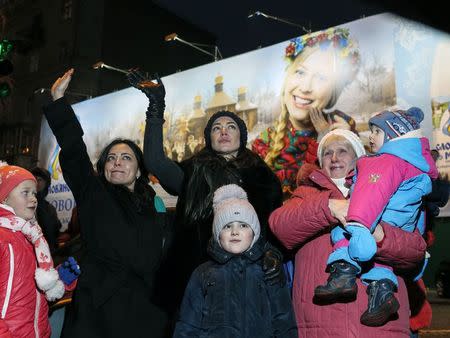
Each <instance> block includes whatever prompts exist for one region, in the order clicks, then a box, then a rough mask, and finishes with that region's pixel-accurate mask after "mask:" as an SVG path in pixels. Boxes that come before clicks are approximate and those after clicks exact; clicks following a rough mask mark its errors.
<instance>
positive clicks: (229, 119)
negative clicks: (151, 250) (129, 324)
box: [128, 71, 283, 312]
mask: <svg viewBox="0 0 450 338" xmlns="http://www.w3.org/2000/svg"><path fill="white" fill-rule="evenodd" d="M128 78H129V81H130V83H131V85H133V86H134V87H136V88H137V89H139V90H141V91H142V92H144V93H145V95H146V96H147V97H148V98H149V107H148V110H147V113H146V115H147V120H146V122H147V123H146V129H145V136H144V160H145V164H146V166H147V169H148V170H149V171H150V172H151V173H152V174H154V175H155V176H156V177H157V178H158V180H159V182H160V183H161V185H162V186H163V187H164V189H166V190H167V191H168V192H169V193H170V194H172V195H176V196H178V202H177V207H176V220H175V224H176V225H175V229H174V234H173V235H174V236H173V242H172V245H171V248H172V249H171V250H169V257H168V263H166V264H164V268H166V270H168V271H165V272H166V274H163V276H162V277H161V281H162V283H164V289H168V290H170V292H169V293H170V295H164V296H163V298H164V299H163V300H162V302H163V303H164V304H166V305H169V311H171V312H172V311H174V310H175V309H176V307H178V306H179V304H180V302H181V298H182V296H183V292H184V289H185V287H186V284H187V281H188V279H189V277H190V274H191V273H192V271H193V270H194V268H195V267H197V266H198V265H199V264H201V263H204V262H205V261H207V259H208V256H207V253H206V249H207V245H208V240H209V239H210V238H211V234H212V220H213V210H212V198H213V194H214V191H215V190H216V189H217V188H219V187H221V186H223V185H226V184H233V183H234V184H237V185H239V186H241V187H242V188H243V189H244V190H245V191H246V192H247V195H248V199H249V201H250V203H251V204H252V205H253V206H254V208H255V210H256V213H257V214H258V218H259V219H260V221H261V232H262V237H263V238H265V239H267V238H268V237H270V238H269V239H272V238H271V236H270V234H269V232H270V230H268V229H269V228H268V223H267V220H268V217H269V215H270V213H271V211H273V210H274V209H276V208H277V207H279V206H281V204H282V192H281V185H280V182H279V180H278V178H277V177H276V176H275V174H274V173H273V172H272V171H271V170H270V168H269V167H268V166H267V165H266V164H265V162H264V161H263V160H262V159H261V158H260V157H259V156H258V155H256V154H255V153H253V152H252V151H250V150H249V149H247V148H246V145H247V127H246V125H245V123H244V121H243V120H242V119H241V118H239V117H238V116H237V115H236V114H234V113H232V112H230V111H219V112H216V113H215V114H214V115H213V116H211V118H210V119H209V121H208V123H207V125H206V128H205V130H204V136H205V144H206V146H205V148H204V149H202V150H201V151H200V152H198V153H197V154H195V155H194V156H192V157H191V158H189V159H187V160H184V161H182V162H181V163H177V162H174V161H172V160H170V159H169V158H167V157H166V155H165V154H164V150H163V134H162V126H163V123H164V119H163V114H164V109H165V101H164V97H165V89H164V85H163V84H162V82H161V80H160V79H159V78H158V85H151V86H146V84H149V83H150V81H149V80H148V79H147V78H146V77H144V76H143V75H142V74H141V73H139V72H137V71H133V72H131V73H129V75H128ZM264 251H265V256H264V259H263V268H264V269H265V271H266V277H267V278H268V279H269V280H270V279H272V280H273V282H278V281H280V280H282V279H283V274H282V273H280V272H281V255H280V253H279V252H278V250H276V249H275V248H274V247H273V246H268V247H266V248H264ZM168 283H169V284H168ZM171 283H173V285H171V287H168V285H170V284H171ZM169 298H171V299H169Z"/></svg>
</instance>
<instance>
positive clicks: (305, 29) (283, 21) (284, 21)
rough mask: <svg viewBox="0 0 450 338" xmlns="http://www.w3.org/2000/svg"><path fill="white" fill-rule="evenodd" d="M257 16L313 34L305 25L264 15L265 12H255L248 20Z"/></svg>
mask: <svg viewBox="0 0 450 338" xmlns="http://www.w3.org/2000/svg"><path fill="white" fill-rule="evenodd" d="M255 16H262V17H263V18H266V19H271V20H275V21H278V22H282V23H284V24H287V25H290V26H294V27H297V28H300V29H302V30H303V31H304V32H305V33H308V34H309V33H311V29H307V28H305V26H303V25H300V24H298V23H295V22H292V21H289V20H286V19H283V18H279V17H277V16H273V15H269V14H266V13H263V12H261V11H255V12H253V13H250V14H249V15H248V16H247V18H253V17H255Z"/></svg>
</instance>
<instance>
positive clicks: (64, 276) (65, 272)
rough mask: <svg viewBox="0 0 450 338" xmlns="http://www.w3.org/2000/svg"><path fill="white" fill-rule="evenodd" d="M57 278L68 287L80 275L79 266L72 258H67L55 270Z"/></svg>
mask: <svg viewBox="0 0 450 338" xmlns="http://www.w3.org/2000/svg"><path fill="white" fill-rule="evenodd" d="M57 270H58V274H59V278H60V279H61V280H62V281H63V283H64V284H65V285H70V284H72V283H73V281H74V280H76V279H77V278H78V276H79V275H80V273H81V271H80V266H79V265H78V263H77V261H76V260H75V258H73V257H69V258H68V259H67V260H65V261H64V262H63V263H61V265H60V266H58V268H57Z"/></svg>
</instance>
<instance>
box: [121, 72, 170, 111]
mask: <svg viewBox="0 0 450 338" xmlns="http://www.w3.org/2000/svg"><path fill="white" fill-rule="evenodd" d="M154 77H155V78H156V81H157V82H158V83H157V84H155V83H154V82H153V81H152V79H151V78H150V77H148V74H147V73H145V74H144V73H142V72H140V71H139V70H137V69H133V70H131V71H130V72H129V73H128V74H127V78H128V82H130V84H131V85H132V86H133V87H134V88H137V89H139V90H140V91H141V92H143V93H144V94H145V95H146V96H147V97H148V101H149V105H148V109H147V113H146V115H147V118H160V119H162V118H163V117H164V109H166V103H165V101H164V98H165V96H166V90H165V88H164V84H163V83H162V81H161V79H160V78H159V76H158V74H155V76H154Z"/></svg>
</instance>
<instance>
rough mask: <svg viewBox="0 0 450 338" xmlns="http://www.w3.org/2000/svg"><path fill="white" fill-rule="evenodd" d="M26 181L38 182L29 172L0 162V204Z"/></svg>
mask: <svg viewBox="0 0 450 338" xmlns="http://www.w3.org/2000/svg"><path fill="white" fill-rule="evenodd" d="M26 180H32V181H34V182H36V178H35V177H34V176H33V174H32V173H30V172H29V171H28V170H26V169H24V168H21V167H17V166H15V165H8V163H6V162H1V161H0V203H2V202H3V201H4V200H5V199H6V197H8V195H9V193H10V192H11V191H12V190H13V189H14V188H15V187H17V185H19V184H20V183H22V182H23V181H26Z"/></svg>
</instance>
